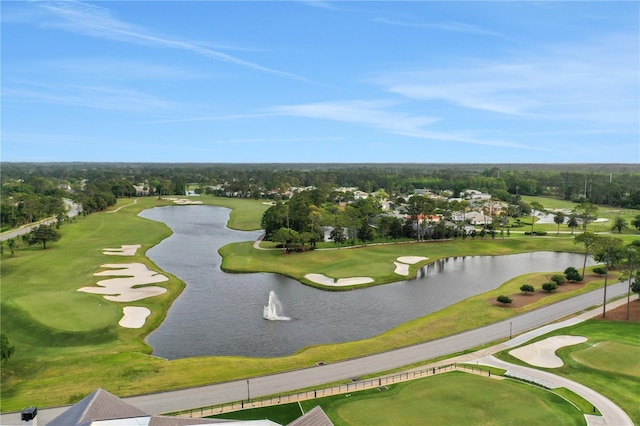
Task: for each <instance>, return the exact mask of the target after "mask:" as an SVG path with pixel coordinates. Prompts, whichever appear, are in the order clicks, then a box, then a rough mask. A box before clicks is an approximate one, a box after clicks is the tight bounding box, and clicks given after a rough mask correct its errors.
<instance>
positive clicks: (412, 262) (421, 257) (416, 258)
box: [394, 256, 429, 265]
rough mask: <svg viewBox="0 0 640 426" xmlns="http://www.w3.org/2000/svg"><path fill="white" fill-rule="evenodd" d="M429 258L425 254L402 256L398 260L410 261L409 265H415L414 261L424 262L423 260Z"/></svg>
mask: <svg viewBox="0 0 640 426" xmlns="http://www.w3.org/2000/svg"><path fill="white" fill-rule="evenodd" d="M428 259H429V258H428V257H423V256H400V257H399V258H398V259H397V260H398V262H402V263H408V264H409V265H413V264H414V263H418V262H422V261H423V260H428ZM394 263H395V262H394Z"/></svg>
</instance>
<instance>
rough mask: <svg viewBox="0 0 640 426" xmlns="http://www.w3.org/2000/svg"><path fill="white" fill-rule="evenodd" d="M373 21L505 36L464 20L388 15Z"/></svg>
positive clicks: (411, 26)
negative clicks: (422, 20) (430, 20)
mask: <svg viewBox="0 0 640 426" xmlns="http://www.w3.org/2000/svg"><path fill="white" fill-rule="evenodd" d="M373 21H374V22H378V23H381V24H386V25H394V26H398V27H409V28H422V29H425V30H439V31H450V32H456V33H466V34H475V35H488V36H496V37H504V36H503V35H502V34H500V33H497V32H495V31H490V30H486V29H484V28H482V27H479V26H477V25H472V24H466V23H464V22H453V21H449V22H437V23H420V22H411V21H407V20H401V19H393V18H386V17H377V18H374V19H373Z"/></svg>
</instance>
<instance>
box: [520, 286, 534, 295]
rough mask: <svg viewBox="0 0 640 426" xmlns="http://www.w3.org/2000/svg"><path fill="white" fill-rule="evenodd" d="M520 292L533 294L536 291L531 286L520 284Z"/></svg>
mask: <svg viewBox="0 0 640 426" xmlns="http://www.w3.org/2000/svg"><path fill="white" fill-rule="evenodd" d="M520 291H521V292H523V293H533V292H534V291H536V289H535V288H533V286H532V285H531V284H522V285H521V286H520Z"/></svg>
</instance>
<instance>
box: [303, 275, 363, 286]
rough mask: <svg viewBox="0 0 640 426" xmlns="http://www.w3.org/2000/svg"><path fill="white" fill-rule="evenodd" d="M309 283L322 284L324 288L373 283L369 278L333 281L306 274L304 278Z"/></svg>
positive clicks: (324, 277) (322, 276)
mask: <svg viewBox="0 0 640 426" xmlns="http://www.w3.org/2000/svg"><path fill="white" fill-rule="evenodd" d="M304 277H305V278H306V279H308V280H309V281H313V282H314V283H317V284H322V285H326V286H336V287H341V286H348V285H358V284H369V283H372V282H373V278H369V277H351V278H339V279H338V280H334V279H333V278H330V277H327V276H326V275H323V274H307V275H305V276H304Z"/></svg>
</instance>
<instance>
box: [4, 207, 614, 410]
mask: <svg viewBox="0 0 640 426" xmlns="http://www.w3.org/2000/svg"><path fill="white" fill-rule="evenodd" d="M201 200H202V201H203V202H204V203H205V204H212V205H213V204H219V205H223V206H224V207H229V208H233V209H234V213H233V214H232V215H231V221H230V223H229V226H232V227H244V228H245V229H255V226H256V223H259V220H258V218H259V217H261V214H262V213H261V212H263V211H264V209H266V208H267V207H268V206H267V205H265V204H263V203H262V202H259V201H252V200H238V199H226V198H224V199H223V198H215V197H201ZM168 205H173V203H172V202H171V201H169V200H161V199H158V198H156V197H147V198H141V199H139V200H138V202H137V203H135V204H133V203H132V200H131V199H124V200H119V202H118V205H117V206H116V207H117V208H119V207H122V208H121V209H120V210H118V211H116V212H114V213H108V212H103V213H95V214H92V215H89V216H86V217H79V218H77V219H76V220H75V221H74V223H71V224H68V225H64V226H62V227H61V229H60V232H61V233H62V239H61V240H60V241H59V242H57V243H56V244H55V245H53V246H52V247H51V248H48V249H47V250H43V249H42V248H38V247H27V246H22V245H21V246H20V247H18V249H17V250H16V252H15V254H14V255H11V254H9V253H7V251H5V252H4V253H3V254H2V284H1V285H2V300H1V303H2V310H1V319H2V330H3V333H4V334H6V335H7V336H8V337H9V339H10V341H11V343H12V345H14V347H15V352H14V354H13V356H12V357H11V359H10V360H9V362H7V363H6V364H5V365H3V368H2V371H1V377H0V378H1V380H2V387H1V394H0V398H1V402H2V407H1V410H2V411H3V412H7V411H15V410H21V409H23V408H24V407H26V406H33V405H35V406H38V407H42V408H44V407H50V406H56V405H64V404H69V403H74V402H76V401H77V400H79V399H80V398H82V397H84V396H85V395H87V394H89V393H91V392H93V391H94V390H95V389H96V388H98V387H102V388H104V389H106V390H108V391H109V392H112V393H114V394H116V395H118V396H129V395H137V394H145V393H151V392H158V391H165V390H172V389H178V388H184V387H190V386H199V385H204V384H210V383H216V382H223V381H230V380H234V379H239V378H246V377H252V376H258V375H264V374H269V373H275V372H279V371H285V370H292V369H298V368H306V367H309V366H313V365H315V364H316V363H317V362H318V361H319V360H323V361H325V362H335V361H339V360H343V359H347V358H353V357H358V356H363V355H368V354H371V353H374V352H381V351H386V350H391V349H394V348H398V347H403V346H408V345H412V344H416V343H420V342H424V341H427V340H433V339H437V338H440V337H444V336H448V335H451V334H453V333H458V332H461V331H464V330H468V329H471V328H475V327H478V326H480V325H483V324H487V323H491V322H494V321H498V320H501V319H505V318H508V317H510V316H513V315H518V314H521V313H523V312H526V311H529V310H532V309H536V308H539V307H541V306H543V305H545V304H549V303H553V302H555V301H558V300H561V299H562V298H565V297H570V296H573V295H575V294H577V293H579V292H583V291H589V290H592V289H594V288H597V287H599V286H601V285H602V283H603V281H598V280H595V281H592V282H590V283H589V284H586V285H585V286H583V287H582V288H581V289H580V290H577V291H576V292H574V293H572V294H560V293H558V294H552V295H549V296H548V297H546V298H544V299H543V300H541V301H539V302H536V303H532V304H529V305H526V306H523V307H521V308H516V309H509V310H506V309H497V308H495V307H493V306H491V304H489V303H487V299H488V298H493V299H495V298H496V297H497V296H498V295H499V294H501V293H504V294H512V293H516V292H518V291H519V290H518V289H519V287H520V286H521V285H522V284H523V283H525V282H526V283H532V282H536V280H540V279H541V278H536V276H535V274H533V275H527V276H524V277H515V278H513V279H512V280H509V281H508V282H506V283H504V284H503V285H502V286H501V287H500V288H498V289H495V290H494V291H491V292H488V293H485V294H482V295H478V296H474V297H472V298H469V299H467V300H465V301H464V302H461V303H458V304H456V305H453V306H451V307H448V308H446V309H443V310H441V311H439V312H436V313H434V314H431V315H428V316H426V317H422V318H418V319H415V320H413V321H410V322H408V323H405V324H402V325H400V326H398V327H396V328H394V329H392V330H389V331H388V332H386V333H383V334H381V335H379V336H376V337H373V338H371V339H366V340H362V341H356V342H347V343H341V344H333V345H322V346H314V347H309V348H305V349H303V350H301V351H299V352H298V353H295V354H293V355H290V356H286V357H281V358H269V359H259V358H246V357H197V358H189V359H179V360H174V361H168V360H165V359H161V358H157V357H154V356H152V355H151V348H150V347H149V346H148V345H147V344H146V343H145V341H144V339H145V338H146V336H148V335H149V333H151V331H153V330H154V329H156V328H157V327H158V326H159V325H160V324H161V322H162V321H163V319H164V317H165V315H166V313H167V311H168V309H169V307H170V305H171V303H173V301H174V300H175V299H176V298H177V297H178V295H179V294H180V292H181V291H182V289H183V286H184V283H183V282H182V281H180V280H178V279H177V278H176V277H174V276H172V275H171V274H170V273H168V272H167V271H161V270H160V269H159V268H158V266H157V265H155V264H154V263H153V262H152V261H150V260H149V259H148V258H147V257H146V256H145V252H146V250H148V249H149V248H150V247H153V246H154V245H156V244H158V243H159V242H160V241H162V240H163V239H164V238H167V237H168V236H169V235H170V234H171V230H170V229H168V228H167V226H166V225H164V224H162V223H159V222H155V221H151V220H147V219H143V218H141V217H139V216H138V213H139V212H140V211H142V210H144V209H148V208H153V207H157V206H168ZM178 208H181V207H178ZM114 210H115V209H114ZM130 244H140V245H141V248H140V249H138V250H137V252H136V254H135V255H134V256H132V257H129V258H127V261H131V262H139V263H143V264H145V265H146V266H147V267H148V268H149V269H153V270H155V271H158V272H162V273H163V274H165V275H167V277H169V280H168V281H167V282H166V283H162V284H161V285H162V286H163V287H165V288H166V289H167V292H166V293H165V294H163V295H160V296H156V297H153V298H149V299H145V300H142V301H140V302H139V303H138V304H139V305H141V306H143V307H146V308H148V309H150V310H151V312H152V314H151V315H150V316H149V318H148V319H147V321H146V323H145V324H144V326H143V327H142V328H139V329H126V328H122V327H119V326H118V320H119V319H120V315H121V314H120V312H121V311H120V308H119V307H120V305H118V304H117V303H115V302H111V301H108V300H105V299H104V298H103V297H102V296H100V295H95V294H83V293H78V292H77V289H78V288H81V287H84V286H91V285H93V284H95V282H96V281H97V280H98V279H97V278H96V277H95V276H94V275H93V274H94V273H95V272H96V271H98V270H100V265H102V264H103V263H105V262H112V261H113V258H112V256H105V255H104V254H103V249H104V248H107V247H120V246H121V245H130ZM535 250H547V251H549V250H557V251H574V252H580V250H581V247H580V246H577V245H575V244H573V240H572V239H571V238H569V237H567V238H553V239H552V238H526V237H520V238H515V237H511V238H506V239H504V240H500V239H496V240H491V239H487V240H480V239H476V240H466V241H445V242H438V243H422V244H403V245H402V249H401V251H402V253H401V254H402V255H415V256H424V257H428V258H429V259H430V260H435V259H440V258H443V257H447V256H463V255H484V254H492V255H497V254H509V253H521V252H527V251H535ZM221 252H222V254H223V256H224V268H225V269H226V270H230V271H234V272H254V271H268V272H277V273H281V274H284V275H288V276H291V277H294V278H296V279H300V280H303V277H304V275H305V274H306V273H308V272H309V269H310V268H313V269H314V272H318V273H325V274H326V275H327V276H330V277H333V278H341V277H348V276H353V275H371V276H373V277H374V279H375V283H376V284H381V283H385V282H391V281H393V280H399V279H405V278H404V277H402V276H399V275H397V274H394V273H393V267H394V266H393V261H394V260H395V259H396V258H397V257H398V255H399V254H398V245H395V244H391V245H382V246H370V247H366V248H359V249H352V250H351V249H350V250H345V249H340V250H332V251H320V250H318V251H314V252H307V253H300V254H295V255H287V256H283V255H282V254H281V252H280V251H278V250H276V251H269V250H257V249H255V248H254V247H253V242H246V243H238V244H232V245H229V246H226V247H224V248H223V249H222V250H221ZM422 264H424V263H422ZM422 264H420V263H419V264H415V265H411V266H410V274H415V272H416V270H417V268H419V267H420V266H422ZM303 281H304V280H303ZM45 296H46V297H45ZM95 309H101V311H100V313H99V314H96V315H95V317H93V318H91V319H87V320H85V321H84V322H81V323H79V324H75V323H72V322H73V321H72V320H71V318H76V319H77V318H82V317H83V316H84V315H85V314H86V313H87V312H92V311H93V310H95ZM43 311H46V312H47V314H46V315H44V314H43V313H42V312H43ZM69 315H71V316H70V317H68V316H69ZM74 321H75V319H74ZM43 389H46V392H43Z"/></svg>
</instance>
